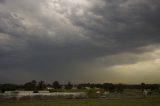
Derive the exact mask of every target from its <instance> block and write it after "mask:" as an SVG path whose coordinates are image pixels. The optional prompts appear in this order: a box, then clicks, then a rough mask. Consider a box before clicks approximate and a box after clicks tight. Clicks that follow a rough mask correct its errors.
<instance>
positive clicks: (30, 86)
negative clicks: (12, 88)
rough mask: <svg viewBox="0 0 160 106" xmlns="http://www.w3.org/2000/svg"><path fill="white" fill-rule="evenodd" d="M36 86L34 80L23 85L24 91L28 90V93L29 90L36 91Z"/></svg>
mask: <svg viewBox="0 0 160 106" xmlns="http://www.w3.org/2000/svg"><path fill="white" fill-rule="evenodd" d="M36 86H37V82H36V80H32V81H31V82H27V83H25V84H24V88H25V90H28V91H29V90H32V91H34V90H36V89H37V88H36Z"/></svg>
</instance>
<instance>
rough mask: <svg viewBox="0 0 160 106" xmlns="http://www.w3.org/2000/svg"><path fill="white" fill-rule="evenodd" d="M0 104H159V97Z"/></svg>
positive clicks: (6, 104) (7, 103)
mask: <svg viewBox="0 0 160 106" xmlns="http://www.w3.org/2000/svg"><path fill="white" fill-rule="evenodd" d="M0 106H160V97H152V98H128V99H66V100H61V99H60V100H52V101H3V102H2V101H1V102H0Z"/></svg>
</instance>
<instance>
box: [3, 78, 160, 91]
mask: <svg viewBox="0 0 160 106" xmlns="http://www.w3.org/2000/svg"><path fill="white" fill-rule="evenodd" d="M73 87H75V88H76V89H86V88H91V89H92V88H100V89H104V90H106V91H109V92H123V90H124V89H141V90H144V89H150V90H151V91H152V90H159V87H160V85H159V84H145V83H141V84H113V83H103V84H95V83H84V84H72V83H71V82H68V83H67V84H60V83H59V82H58V81H54V82H53V83H52V84H47V83H45V82H44V81H39V82H37V81H36V80H32V81H30V82H26V83H25V84H22V85H18V84H0V92H2V93H3V92H5V91H15V90H25V91H33V92H35V93H36V92H38V91H40V90H49V91H52V90H53V91H55V90H60V89H65V90H70V89H72V88H73ZM49 88H50V89H49Z"/></svg>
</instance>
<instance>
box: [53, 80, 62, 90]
mask: <svg viewBox="0 0 160 106" xmlns="http://www.w3.org/2000/svg"><path fill="white" fill-rule="evenodd" d="M52 86H53V88H54V89H60V88H61V85H60V84H59V82H58V81H54V82H53V84H52Z"/></svg>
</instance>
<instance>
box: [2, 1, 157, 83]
mask: <svg viewBox="0 0 160 106" xmlns="http://www.w3.org/2000/svg"><path fill="white" fill-rule="evenodd" d="M33 79H35V80H44V81H46V82H52V81H54V80H58V81H60V82H63V83H65V82H68V81H71V82H72V83H84V82H95V83H104V82H112V83H141V82H145V83H160V0H0V83H24V82H26V81H31V80H33Z"/></svg>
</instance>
